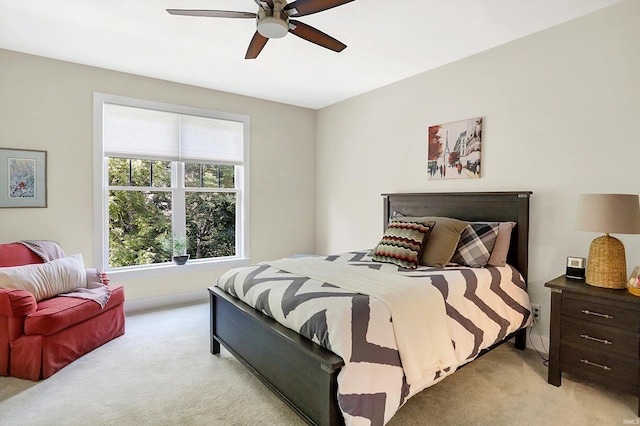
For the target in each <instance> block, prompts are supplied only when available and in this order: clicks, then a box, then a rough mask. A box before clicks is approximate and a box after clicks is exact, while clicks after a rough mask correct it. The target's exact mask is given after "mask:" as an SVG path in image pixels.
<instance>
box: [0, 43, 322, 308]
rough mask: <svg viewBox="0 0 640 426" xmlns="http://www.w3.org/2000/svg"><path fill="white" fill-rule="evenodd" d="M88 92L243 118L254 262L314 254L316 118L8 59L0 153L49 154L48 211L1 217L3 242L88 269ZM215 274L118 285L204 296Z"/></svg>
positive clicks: (244, 100)
mask: <svg viewBox="0 0 640 426" xmlns="http://www.w3.org/2000/svg"><path fill="white" fill-rule="evenodd" d="M93 92H102V93H110V94H115V95H122V96H129V97H134V98H141V99H149V100H153V101H159V102H168V103H174V104H181V105H188V106H192V107H198V108H208V109H213V110H218V111H225V112H232V113H239V114H246V115H249V116H250V117H251V170H250V174H251V200H250V203H251V223H250V227H251V230H250V232H251V247H250V249H251V255H252V258H253V260H254V261H262V260H265V259H271V258H277V257H284V256H289V255H291V254H293V253H301V252H311V251H313V249H314V246H315V234H314V224H315V198H314V194H315V172H314V167H315V160H314V159H315V114H316V113H315V111H313V110H309V109H304V108H299V107H294V106H289V105H284V104H278V103H274V102H268V101H263V100H258V99H253V98H249V97H243V96H237V95H232V94H228V93H222V92H216V91H212V90H206V89H202V88H197V87H192V86H186V85H181V84H174V83H170V82H166V81H161V80H155V79H151V78H144V77H139V76H135V75H130V74H125V73H119V72H113V71H108V70H104V69H98V68H92V67H87V66H83V65H77V64H72V63H68V62H62V61H56V60H51V59H45V58H42V57H37V56H31V55H25V54H22V53H17V52H12V51H7V50H0V147H5V148H24V149H35V150H46V151H47V153H48V208H46V209H35V208H34V209H0V242H11V241H16V240H22V239H50V240H55V241H58V242H59V243H60V244H61V245H62V247H63V248H64V249H65V251H66V252H67V253H68V254H73V253H81V254H82V255H83V257H84V259H85V265H87V266H90V265H91V264H92V263H93V237H92V235H93V222H92V220H93V214H92V203H93V187H92V182H93V180H92V179H93V178H92V176H93V170H92V164H93V159H92V152H93V133H92V126H93V124H92V120H93V117H92V105H93ZM221 272H222V271H208V272H194V273H189V274H184V275H170V276H166V277H161V278H158V277H156V278H153V279H144V280H131V281H126V282H124V283H123V284H125V286H126V297H127V299H128V300H131V299H137V298H144V297H149V296H157V295H170V294H174V293H180V292H187V291H192V290H198V289H204V288H206V287H208V286H210V285H212V284H213V280H214V278H215V277H216V276H217V275H218V274H219V273H221ZM204 294H205V295H206V292H204Z"/></svg>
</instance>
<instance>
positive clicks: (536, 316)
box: [531, 305, 540, 321]
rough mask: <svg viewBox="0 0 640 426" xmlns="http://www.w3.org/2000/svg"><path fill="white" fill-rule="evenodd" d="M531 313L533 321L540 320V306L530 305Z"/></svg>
mask: <svg viewBox="0 0 640 426" xmlns="http://www.w3.org/2000/svg"><path fill="white" fill-rule="evenodd" d="M531 310H532V311H533V320H534V321H538V320H539V319H540V305H531Z"/></svg>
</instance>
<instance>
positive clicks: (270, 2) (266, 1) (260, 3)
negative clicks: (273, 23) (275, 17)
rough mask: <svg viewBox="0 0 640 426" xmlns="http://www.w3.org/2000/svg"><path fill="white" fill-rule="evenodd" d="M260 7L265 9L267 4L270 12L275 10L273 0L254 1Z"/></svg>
mask: <svg viewBox="0 0 640 426" xmlns="http://www.w3.org/2000/svg"><path fill="white" fill-rule="evenodd" d="M254 1H255V2H256V3H257V4H258V6H260V7H262V8H264V5H265V4H266V5H267V6H269V10H271V9H273V0H254Z"/></svg>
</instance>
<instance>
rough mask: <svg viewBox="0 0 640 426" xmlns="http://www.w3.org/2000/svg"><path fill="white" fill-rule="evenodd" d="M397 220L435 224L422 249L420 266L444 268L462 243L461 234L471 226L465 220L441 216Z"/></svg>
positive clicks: (408, 217) (407, 217)
mask: <svg viewBox="0 0 640 426" xmlns="http://www.w3.org/2000/svg"><path fill="white" fill-rule="evenodd" d="M396 220H402V221H419V222H431V221H433V222H435V223H436V225H435V226H434V227H433V230H432V231H431V233H430V234H429V236H428V237H427V240H426V241H425V243H424V247H423V249H422V255H421V258H420V264H421V265H426V266H435V267H437V268H443V267H445V266H446V265H447V263H449V261H450V260H451V258H452V257H453V254H454V253H455V251H456V247H458V241H460V233H461V232H462V230H463V229H464V228H465V227H466V226H467V225H468V224H469V222H465V221H463V220H458V219H453V218H450V217H441V216H425V217H410V216H405V217H396Z"/></svg>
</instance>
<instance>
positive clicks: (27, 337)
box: [0, 243, 125, 381]
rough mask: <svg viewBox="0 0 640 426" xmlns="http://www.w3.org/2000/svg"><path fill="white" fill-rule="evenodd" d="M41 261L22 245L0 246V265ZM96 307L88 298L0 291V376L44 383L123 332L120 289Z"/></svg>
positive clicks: (114, 287) (116, 289) (122, 291)
mask: <svg viewBox="0 0 640 426" xmlns="http://www.w3.org/2000/svg"><path fill="white" fill-rule="evenodd" d="M36 263H43V260H42V259H41V258H40V257H39V256H37V255H36V254H34V253H33V252H32V251H31V250H29V249H28V248H27V247H26V246H24V245H22V244H19V243H13V244H0V267H7V266H21V265H29V264H36ZM109 288H110V289H111V296H110V298H109V301H108V302H107V304H106V305H105V306H104V308H101V307H100V305H99V304H97V303H96V302H94V301H92V300H87V299H80V298H75V297H61V296H58V297H53V298H50V299H46V300H41V301H40V302H36V299H35V297H34V296H33V295H32V294H31V293H29V292H27V291H25V290H16V289H2V288H0V376H12V377H18V378H21V379H28V380H34V381H37V380H40V379H46V378H47V377H49V376H51V375H52V374H54V373H55V372H57V371H58V370H60V369H61V368H63V367H65V366H66V365H68V364H70V363H71V362H73V361H74V360H76V359H78V358H79V357H81V356H82V355H84V354H86V353H88V352H90V351H92V350H94V349H95V348H97V347H99V346H101V345H103V344H105V343H107V342H108V341H110V340H112V339H114V338H116V337H118V336H121V335H122V334H124V324H125V317H124V288H123V287H122V286H110V287H109Z"/></svg>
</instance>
